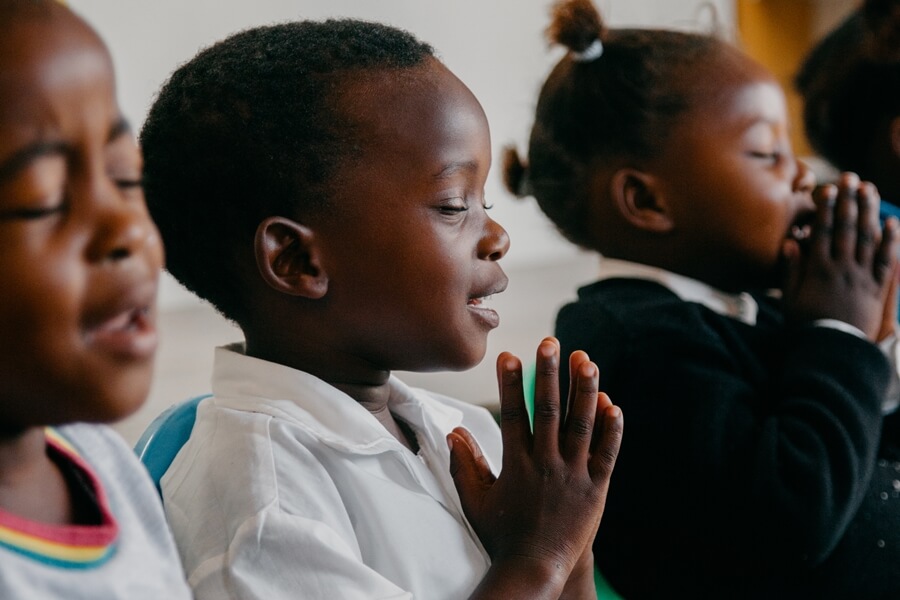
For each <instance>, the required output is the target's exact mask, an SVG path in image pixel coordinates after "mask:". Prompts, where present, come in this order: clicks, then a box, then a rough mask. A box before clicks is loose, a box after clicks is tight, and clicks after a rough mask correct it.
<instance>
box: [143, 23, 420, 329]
mask: <svg viewBox="0 0 900 600" xmlns="http://www.w3.org/2000/svg"><path fill="white" fill-rule="evenodd" d="M430 56H434V51H433V49H432V48H431V46H429V45H428V44H425V43H423V42H421V41H419V40H418V39H416V38H415V37H413V36H412V35H411V34H409V33H408V32H406V31H402V30H400V29H397V28H394V27H390V26H387V25H382V24H378V23H372V22H367V21H359V20H354V19H332V20H327V21H321V22H319V21H302V22H291V23H282V24H277V25H270V26H263V27H256V28H252V29H248V30H245V31H242V32H240V33H237V34H235V35H232V36H230V37H228V38H226V39H225V40H222V41H220V42H218V43H216V44H214V45H213V46H211V47H209V48H207V49H205V50H203V51H201V52H200V53H199V54H198V55H197V56H196V57H194V58H193V59H192V60H190V61H189V62H187V63H186V64H184V65H182V66H181V67H180V68H179V69H178V70H176V71H175V73H174V74H173V75H172V76H171V78H170V79H169V81H168V82H166V83H165V84H164V85H163V87H162V89H161V90H160V92H159V94H158V97H157V98H156V100H155V102H154V103H153V106H152V107H151V109H150V112H149V115H148V117H147V120H146V122H145V123H144V126H143V128H142V130H141V133H140V143H141V146H142V149H143V152H144V161H145V162H144V188H145V192H146V197H147V205H148V207H149V210H150V213H151V215H152V217H153V219H154V220H155V221H156V223H157V225H158V227H159V229H160V232H161V235H162V239H163V242H164V244H165V247H166V263H167V265H166V268H167V269H168V271H169V272H170V273H172V275H173V276H174V277H175V278H176V279H178V280H179V281H180V282H181V283H182V284H183V285H184V286H185V287H187V288H188V289H189V290H191V291H193V292H194V293H196V294H197V295H198V296H200V297H201V298H204V299H205V300H207V301H209V302H210V303H211V304H212V305H213V306H215V307H216V308H217V309H218V310H219V312H221V313H222V314H223V315H224V316H225V317H226V318H228V319H231V320H233V321H235V322H237V323H238V324H240V323H241V322H242V321H243V320H244V318H245V317H246V315H247V314H248V313H247V311H248V306H247V302H246V299H245V296H244V294H243V288H244V286H243V285H242V282H241V281H240V277H239V273H238V271H237V269H236V266H237V264H238V263H237V259H238V256H239V255H240V254H241V253H243V254H244V255H245V256H246V254H247V253H248V252H252V240H253V236H254V234H255V231H256V228H257V226H258V225H259V223H260V222H261V221H262V220H263V219H265V218H266V217H269V216H274V215H280V216H286V217H289V218H298V217H299V216H301V215H304V214H309V213H310V211H316V210H322V209H325V208H326V207H327V206H328V202H329V195H330V189H331V186H332V185H333V184H334V182H335V175H336V173H335V171H336V169H337V167H339V166H340V165H341V164H342V163H343V162H344V161H345V160H346V159H347V158H349V157H350V156H351V155H352V154H353V153H354V150H355V149H356V147H357V146H358V144H357V143H355V141H354V137H353V136H354V131H353V127H352V126H351V124H350V123H349V122H348V121H347V119H346V118H344V117H343V116H342V115H341V114H339V112H338V111H337V110H336V109H335V105H336V104H337V102H335V98H336V95H339V94H340V91H341V89H342V85H343V84H345V83H347V82H349V81H350V79H349V78H350V77H352V75H353V73H360V72H361V71H372V70H381V69H383V70H395V69H406V68H412V67H415V66H418V65H420V64H421V63H423V62H424V61H425V60H426V58H427V57H430ZM372 101H373V102H377V101H378V99H377V98H375V99H373V100H372ZM251 256H252V254H251Z"/></svg>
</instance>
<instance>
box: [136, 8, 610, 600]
mask: <svg viewBox="0 0 900 600" xmlns="http://www.w3.org/2000/svg"><path fill="white" fill-rule="evenodd" d="M141 143H142V146H143V148H144V151H145V157H146V168H145V177H146V186H147V187H146V189H147V197H148V204H149V206H150V210H151V214H152V215H153V216H154V218H155V219H156V220H157V222H158V223H159V226H160V230H161V232H162V237H163V240H164V241H165V243H166V244H167V253H168V263H167V265H168V268H169V270H170V271H171V272H172V274H173V275H174V276H175V277H176V278H178V279H179V280H180V281H181V282H182V283H184V284H185V285H186V286H187V287H188V288H190V289H192V290H193V291H195V292H196V293H197V294H198V295H200V296H201V297H203V298H205V299H207V300H208V301H210V302H211V303H212V304H213V305H215V306H216V307H217V308H218V309H219V310H220V311H221V312H222V313H223V314H224V315H225V316H226V317H228V318H230V319H232V320H234V321H235V322H236V323H238V324H239V325H240V327H241V328H242V330H243V333H244V335H245V339H246V342H245V343H243V344H236V345H233V346H230V347H226V348H219V349H217V352H216V362H215V367H214V374H213V382H212V390H213V392H214V398H212V399H210V400H207V401H204V402H203V403H201V404H200V406H199V409H198V414H197V421H196V424H195V426H194V429H193V432H192V434H191V437H190V439H189V441H188V442H187V444H186V446H185V447H184V448H183V449H182V450H181V452H180V453H179V455H178V456H177V457H176V459H175V461H174V463H173V465H172V466H171V468H170V469H169V471H168V473H167V474H166V475H165V476H164V477H163V479H162V488H163V497H164V502H165V506H166V511H167V516H168V518H169V521H170V523H171V525H172V527H173V530H174V532H175V539H176V543H177V545H178V547H179V550H180V552H181V555H182V558H183V560H184V563H185V568H186V570H187V572H188V578H189V581H190V583H191V585H192V586H193V588H194V592H195V594H196V596H197V598H224V597H228V598H234V597H240V598H265V599H266V600H272V599H277V598H296V597H302V598H410V597H415V598H464V597H467V596H471V597H473V598H489V597H490V598H498V597H509V598H528V597H531V598H558V597H561V594H562V597H580V598H583V597H588V598H589V597H593V595H594V591H593V564H592V554H591V550H590V547H591V539H592V537H593V535H594V533H595V531H591V527H592V526H593V525H596V524H597V522H598V521H599V518H600V513H601V511H602V507H603V504H604V497H605V491H606V480H607V479H608V477H609V473H610V470H611V469H612V464H613V461H614V457H615V455H616V453H617V449H618V439H619V434H620V430H621V416H620V414H619V413H618V409H616V408H615V407H613V406H612V405H611V404H610V403H609V400H608V399H606V397H605V396H602V395H601V396H600V400H599V401H598V394H597V387H596V386H597V381H596V377H597V371H596V368H595V367H594V365H593V364H591V363H589V362H588V361H587V357H586V356H585V355H584V354H583V353H576V354H574V355H573V358H572V362H571V366H570V368H571V369H572V370H573V372H574V373H575V375H574V377H573V381H574V382H575V384H574V385H573V395H574V396H573V397H574V398H575V399H576V401H575V409H573V410H572V411H571V414H570V415H569V417H568V418H567V419H566V424H565V425H564V426H563V427H562V428H561V426H560V413H559V404H558V401H557V400H556V394H557V392H556V390H557V378H556V370H557V368H558V361H559V354H558V346H557V344H556V343H555V341H545V342H543V343H542V344H541V345H540V347H539V351H538V353H539V358H538V364H539V366H540V369H541V372H542V373H543V374H544V375H543V376H542V377H541V379H540V382H539V384H538V385H539V391H540V393H539V394H538V401H537V413H538V417H537V419H536V422H535V431H534V435H533V437H532V436H531V434H530V433H529V431H528V424H527V417H526V413H525V410H524V403H523V401H522V380H521V364H520V363H519V362H518V360H517V359H515V357H513V356H511V355H508V354H503V355H501V356H500V358H499V359H498V376H499V379H500V381H501V402H502V412H503V418H504V432H503V442H504V447H505V450H504V452H503V469H502V471H501V473H500V475H499V478H498V479H496V480H495V478H494V476H493V475H492V474H491V469H496V468H498V467H499V466H500V458H499V456H500V441H501V440H500V436H499V435H498V433H499V431H498V430H497V427H496V424H495V423H494V422H493V421H492V419H491V417H490V416H489V414H488V413H487V412H486V411H484V410H483V409H481V408H476V407H474V406H471V405H468V404H466V403H462V402H459V401H456V400H452V399H450V398H446V397H443V396H439V395H436V394H431V393H429V392H426V391H423V390H414V389H410V388H408V387H406V386H405V385H404V384H402V383H401V382H400V381H398V380H397V379H396V378H394V377H393V376H392V375H391V371H392V370H394V369H402V370H434V369H439V368H449V369H457V370H458V369H466V368H469V367H471V366H473V365H475V364H476V363H477V362H478V361H480V360H481V358H482V357H483V355H484V352H485V343H486V337H487V334H488V332H489V331H490V330H491V329H493V328H494V327H496V326H497V324H498V316H497V314H496V313H495V312H494V311H493V310H492V309H490V308H489V306H488V305H487V304H486V299H487V298H488V297H489V296H490V295H492V294H495V293H498V292H501V291H503V289H504V288H505V286H506V277H505V275H504V274H503V271H502V270H501V269H500V267H499V265H498V264H497V261H498V260H499V259H500V258H501V257H502V256H503V255H504V254H505V253H506V250H507V247H508V243H509V241H508V238H507V236H506V232H505V231H504V230H503V229H502V228H501V227H500V226H499V225H498V224H497V223H495V222H494V221H493V220H491V219H490V218H489V217H488V216H487V213H486V212H485V208H486V207H485V205H484V183H485V179H486V176H487V171H488V166H489V163H490V139H489V134H488V128H487V122H486V120H485V116H484V113H483V111H482V109H481V106H480V105H479V104H478V102H477V101H476V100H475V98H474V97H473V96H472V94H471V92H470V91H469V90H468V88H466V87H465V86H464V85H463V84H462V83H461V82H460V81H459V80H458V79H457V78H456V77H454V76H453V74H451V73H450V71H448V70H447V68H446V67H444V66H443V65H442V64H441V63H440V62H439V61H438V60H436V59H435V58H434V56H433V51H432V49H431V48H430V47H429V46H427V45H426V44H424V43H422V42H420V41H418V40H416V39H415V38H413V37H412V36H410V35H409V34H407V33H405V32H402V31H398V30H396V29H393V28H390V27H386V26H382V25H377V24H374V23H366V22H360V21H354V20H331V21H326V22H302V23H288V24H282V25H275V26H270V27H259V28H255V29H250V30H248V31H244V32H242V33H239V34H236V35H234V36H232V37H230V38H228V39H226V40H224V41H222V42H220V43H217V44H215V45H214V46H212V47H211V48H209V49H207V50H205V51H203V52H201V53H200V54H199V55H197V56H196V57H195V58H194V59H192V60H191V61H189V62H188V63H187V64H185V65H184V66H182V67H181V68H179V69H178V70H177V71H176V72H175V73H174V74H173V76H172V77H171V79H170V81H169V82H168V83H166V84H165V86H164V87H163V89H162V91H161V92H160V94H159V97H158V99H157V100H156V102H155V103H154V105H153V107H152V109H151V111H150V114H149V116H148V119H147V121H146V123H145V125H144V128H143V130H142V132H141ZM460 427H465V428H466V429H467V430H468V431H469V432H471V435H469V434H467V433H465V430H463V429H460ZM451 431H452V432H453V433H451ZM473 437H474V439H477V443H476V442H475V441H474V439H473ZM445 439H446V441H445ZM448 443H449V445H450V446H452V450H451V451H448ZM478 446H480V447H481V450H483V452H484V454H483V455H481V450H479V449H478ZM476 457H478V458H476ZM451 471H452V475H453V476H452V478H451ZM456 488H458V489H459V493H458V494H457V490H456Z"/></svg>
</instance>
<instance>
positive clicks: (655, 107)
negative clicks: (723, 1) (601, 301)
mask: <svg viewBox="0 0 900 600" xmlns="http://www.w3.org/2000/svg"><path fill="white" fill-rule="evenodd" d="M547 33H548V37H549V38H550V41H551V42H553V43H557V44H561V45H563V46H565V47H566V48H568V49H569V50H570V52H569V53H568V54H567V55H566V56H564V57H563V58H562V59H561V60H560V61H559V63H557V65H556V66H555V68H554V69H553V71H552V72H551V73H550V75H549V76H548V77H547V80H546V81H545V82H544V85H543V87H542V89H541V93H540V96H539V97H538V102H537V109H536V111H535V118H534V126H533V127H532V130H531V138H530V141H529V146H528V159H527V161H523V160H522V159H521V158H519V156H518V153H517V152H516V151H515V149H513V148H507V149H506V151H505V153H504V155H503V169H504V178H505V182H506V187H507V188H508V189H509V191H510V192H512V193H514V194H516V195H517V196H529V195H531V196H534V197H535V199H536V200H537V202H538V205H539V206H540V207H541V210H543V212H544V213H545V214H546V215H547V216H548V217H549V218H550V220H551V221H553V223H554V224H555V225H556V227H557V229H559V231H560V232H561V233H562V234H563V235H564V236H565V237H566V238H568V239H569V240H570V241H572V242H574V243H575V244H578V245H580V246H583V247H585V248H588V249H592V250H597V249H598V248H597V242H596V240H594V239H593V236H592V234H591V229H590V218H589V214H590V202H591V199H592V194H591V187H592V186H591V182H590V177H591V174H592V168H593V167H594V166H596V165H597V164H603V163H609V162H611V161H614V160H616V159H620V158H625V159H631V158H641V157H652V156H654V155H655V154H656V153H657V152H658V150H659V148H661V147H662V146H663V144H664V142H665V139H666V135H667V133H668V131H669V130H670V128H671V125H672V123H673V121H674V120H675V119H676V118H677V117H678V116H679V115H681V114H682V113H683V112H684V111H686V110H687V109H688V108H689V107H690V98H689V97H688V95H689V92H690V90H689V88H686V86H685V85H684V84H683V83H681V80H682V79H683V78H681V77H678V76H677V74H679V73H681V72H683V71H684V69H690V68H691V65H693V64H695V63H696V61H699V60H704V59H705V58H706V57H708V56H709V53H710V52H711V51H712V50H713V49H714V48H717V47H719V46H721V45H722V44H723V42H722V41H721V40H719V39H718V38H715V37H714V36H712V35H707V34H699V33H688V32H679V31H668V30H655V29H607V28H606V27H605V26H604V25H603V22H602V20H601V18H600V15H599V13H598V12H597V9H596V7H595V6H594V5H593V4H592V2H591V1H590V0H564V1H562V2H558V3H557V4H556V5H554V8H553V14H552V21H551V24H550V27H549V28H548V30H547ZM595 40H599V41H600V42H601V43H602V47H603V50H602V55H601V56H600V57H599V58H596V59H594V60H589V61H581V60H578V56H577V55H578V53H580V52H583V51H585V50H586V49H588V47H589V46H591V45H592V44H594V43H595Z"/></svg>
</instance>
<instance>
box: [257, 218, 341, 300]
mask: <svg viewBox="0 0 900 600" xmlns="http://www.w3.org/2000/svg"><path fill="white" fill-rule="evenodd" d="M253 241H254V251H255V253H256V267H257V269H259V273H260V275H262V278H263V280H264V281H265V282H266V283H267V284H268V285H269V287H271V288H272V289H274V290H277V291H279V292H282V293H284V294H288V295H291V296H302V297H304V298H310V299H313V300H316V299H319V298H321V297H323V296H324V295H325V293H326V292H327V291H328V275H327V274H326V273H325V270H324V269H323V268H322V261H321V256H320V248H319V246H318V244H317V243H316V236H315V233H313V231H312V230H311V229H310V228H309V227H306V226H305V225H301V224H300V223H297V222H296V221H292V220H291V219H286V218H284V217H269V218H267V219H265V220H264V221H263V222H262V223H260V224H259V227H257V228H256V237H255V238H254V240H253Z"/></svg>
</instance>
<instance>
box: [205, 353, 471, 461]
mask: <svg viewBox="0 0 900 600" xmlns="http://www.w3.org/2000/svg"><path fill="white" fill-rule="evenodd" d="M244 351H245V349H244V344H243V343H237V344H231V345H228V346H223V347H219V348H216V354H215V362H214V366H213V378H212V390H213V395H214V396H215V398H214V401H215V402H216V404H218V405H220V406H226V407H231V408H236V409H239V410H251V411H255V412H262V413H266V414H275V413H277V414H278V416H280V417H282V418H287V419H290V420H291V421H293V422H295V423H296V424H298V425H300V426H301V427H303V428H305V429H306V430H307V431H309V432H310V433H311V434H312V435H314V436H316V437H317V438H318V439H320V440H321V441H322V443H324V444H327V445H329V446H331V447H333V448H335V449H338V450H345V451H348V452H353V453H360V454H377V453H380V452H384V451H387V450H400V449H403V450H405V448H404V446H403V445H402V444H400V442H398V441H397V440H396V439H394V437H393V436H392V435H391V434H390V433H389V432H388V431H387V430H386V429H385V428H384V427H383V426H382V425H381V423H379V422H378V421H377V420H376V418H375V417H374V416H373V415H372V414H371V413H369V411H367V410H366V409H365V408H363V407H362V406H361V405H360V404H359V403H358V402H356V400H354V399H353V398H351V397H350V396H348V395H347V394H345V393H344V392H342V391H340V390H338V389H337V388H335V387H334V386H332V385H331V384H329V383H327V382H325V381H323V380H321V379H319V378H318V377H315V376H313V375H310V374H309V373H306V372H304V371H300V370H297V369H293V368H291V367H287V366H285V365H281V364H277V363H273V362H270V361H266V360H262V359H259V358H254V357H252V356H247V355H246V354H245V353H244ZM388 385H389V386H390V388H391V395H390V398H389V400H388V406H389V408H390V411H391V412H392V413H393V414H394V415H396V416H398V417H400V418H401V419H403V420H404V421H406V422H407V423H408V424H409V425H410V427H411V428H412V429H413V430H414V431H415V432H416V435H417V437H418V438H419V444H420V445H425V444H427V445H429V446H430V447H432V448H435V449H440V448H446V442H445V441H444V437H443V436H444V432H447V431H451V430H452V429H453V428H454V427H457V426H459V425H461V424H462V419H463V415H462V412H460V411H459V410H457V409H455V408H453V407H452V406H447V405H445V404H441V403H437V402H429V401H428V393H427V392H425V391H424V390H420V389H417V388H411V387H409V386H407V385H406V384H405V383H403V382H402V381H400V380H399V379H397V378H396V377H394V376H393V375H391V377H390V380H389V382H388Z"/></svg>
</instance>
